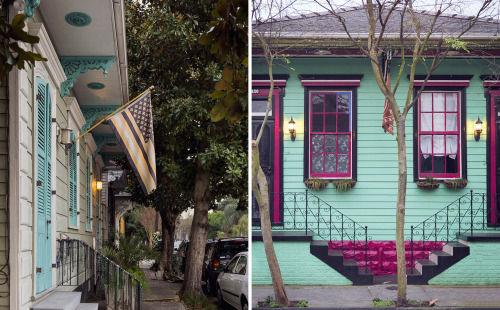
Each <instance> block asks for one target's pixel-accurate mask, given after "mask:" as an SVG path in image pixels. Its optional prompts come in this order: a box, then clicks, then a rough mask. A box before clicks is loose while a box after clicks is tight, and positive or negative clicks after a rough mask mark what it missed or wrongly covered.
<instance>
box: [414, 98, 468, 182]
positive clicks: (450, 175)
mask: <svg viewBox="0 0 500 310" xmlns="http://www.w3.org/2000/svg"><path fill="white" fill-rule="evenodd" d="M425 93H431V94H434V93H457V113H456V114H457V131H446V113H447V112H446V95H445V101H444V111H442V112H443V113H444V114H445V117H444V121H445V130H444V131H422V130H421V125H422V121H421V118H422V114H423V113H429V114H432V115H433V114H434V96H433V97H432V111H430V112H422V110H421V98H418V112H419V113H418V177H419V179H422V178H425V177H427V176H429V177H433V178H438V179H454V178H460V174H461V157H462V153H461V146H460V142H461V137H460V136H461V133H460V130H461V123H460V112H461V108H462V102H461V101H460V99H461V93H460V92H457V91H428V92H425ZM440 112H441V111H440ZM432 125H433V129H434V117H432ZM420 135H431V136H434V135H444V136H447V135H450V136H451V135H457V154H456V156H457V172H456V173H434V172H426V173H422V172H421V171H422V163H421V155H422V152H421V149H420ZM432 139H434V137H433V138H432ZM444 143H445V145H444V154H443V155H444V156H446V138H445V139H444ZM433 151H434V150H433ZM434 154H441V153H434V152H433V153H429V155H430V156H432V155H434ZM432 166H433V167H432V169H433V170H434V162H433V163H432ZM445 169H446V159H445Z"/></svg>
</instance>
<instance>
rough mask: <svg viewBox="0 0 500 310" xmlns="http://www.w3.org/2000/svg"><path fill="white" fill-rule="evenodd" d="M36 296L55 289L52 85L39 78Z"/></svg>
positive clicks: (37, 101) (37, 110)
mask: <svg viewBox="0 0 500 310" xmlns="http://www.w3.org/2000/svg"><path fill="white" fill-rule="evenodd" d="M35 91H36V110H35V111H36V116H35V122H36V123H35V135H36V147H35V152H36V176H35V178H36V231H37V233H36V292H37V293H39V292H42V291H45V290H46V289H48V288H49V287H50V286H51V285H52V242H51V241H52V233H51V230H52V227H51V215H52V214H51V213H52V212H51V211H52V184H51V180H52V166H51V161H52V152H51V137H52V130H51V129H52V124H51V122H52V103H51V100H50V92H49V85H48V84H47V83H46V82H45V81H44V80H43V79H42V78H40V77H37V78H36V89H35Z"/></svg>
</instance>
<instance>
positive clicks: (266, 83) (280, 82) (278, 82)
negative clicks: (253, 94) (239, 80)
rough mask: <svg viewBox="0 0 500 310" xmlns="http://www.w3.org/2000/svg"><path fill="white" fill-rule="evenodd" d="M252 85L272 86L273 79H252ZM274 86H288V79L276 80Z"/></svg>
mask: <svg viewBox="0 0 500 310" xmlns="http://www.w3.org/2000/svg"><path fill="white" fill-rule="evenodd" d="M252 86H253V87H256V86H268V87H270V86H271V81H270V80H266V81H252ZM274 86H275V87H277V86H279V87H285V86H286V80H274Z"/></svg>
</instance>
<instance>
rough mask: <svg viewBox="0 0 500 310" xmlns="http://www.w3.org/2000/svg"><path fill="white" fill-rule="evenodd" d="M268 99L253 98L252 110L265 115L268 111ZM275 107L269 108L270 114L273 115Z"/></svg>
mask: <svg viewBox="0 0 500 310" xmlns="http://www.w3.org/2000/svg"><path fill="white" fill-rule="evenodd" d="M266 109H267V100H252V112H253V113H258V114H259V115H263V114H264V113H266ZM272 112H273V109H269V116H272V114H273V113H272Z"/></svg>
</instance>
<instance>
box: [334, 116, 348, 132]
mask: <svg viewBox="0 0 500 310" xmlns="http://www.w3.org/2000/svg"><path fill="white" fill-rule="evenodd" d="M337 132H350V130H349V114H339V124H338V131H337Z"/></svg>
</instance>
